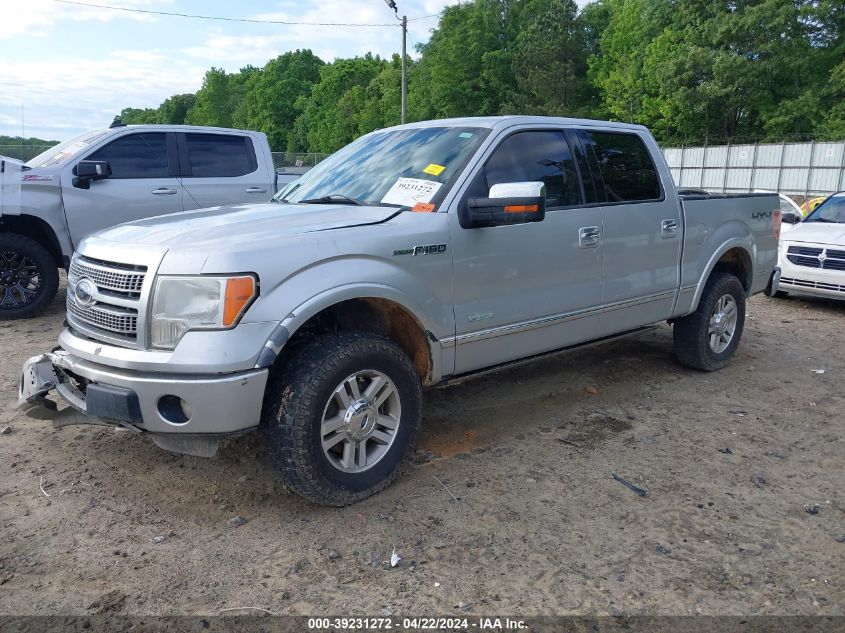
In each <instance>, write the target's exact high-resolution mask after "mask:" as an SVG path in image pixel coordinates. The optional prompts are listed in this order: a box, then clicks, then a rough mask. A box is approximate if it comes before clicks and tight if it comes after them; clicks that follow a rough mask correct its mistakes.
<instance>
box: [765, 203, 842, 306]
mask: <svg viewBox="0 0 845 633" xmlns="http://www.w3.org/2000/svg"><path fill="white" fill-rule="evenodd" d="M779 265H780V268H781V278H780V286H779V288H778V289H779V292H778V295H780V296H784V295H786V294H788V293H791V292H796V293H801V294H809V295H815V296H818V297H832V298H834V299H845V191H843V192H839V193H835V194H833V195H832V196H830V197H829V198H828V199H827V200H825V201H824V202H823V203H822V204H820V205H819V206H818V207H816V209H815V211H813V212H812V213H811V214H810V215H808V216H807V217H806V219H804V220H803V221H802V222H801V223H800V224H796V225H794V227H793V228H792V229H791V230H790V231H789V232H788V233H787V234H786V235H785V236H782V237H781V240H780V252H779Z"/></svg>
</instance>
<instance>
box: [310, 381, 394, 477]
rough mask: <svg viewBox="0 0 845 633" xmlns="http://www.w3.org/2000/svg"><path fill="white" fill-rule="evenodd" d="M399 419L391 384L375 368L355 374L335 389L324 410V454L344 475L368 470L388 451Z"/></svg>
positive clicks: (322, 436) (321, 437)
mask: <svg viewBox="0 0 845 633" xmlns="http://www.w3.org/2000/svg"><path fill="white" fill-rule="evenodd" d="M401 419H402V405H401V403H400V401H399V392H398V391H397V390H396V385H394V384H393V381H392V380H390V378H388V377H387V376H386V375H384V374H383V373H381V372H380V371H376V370H374V369H364V370H362V371H358V372H356V373H354V374H352V375H351V376H349V377H348V378H346V379H345V380H344V381H343V382H341V383H340V384H339V385H338V386H337V387H336V388H335V390H334V391H333V392H332V395H331V397H330V398H329V401H328V402H327V403H326V407H325V409H324V410H323V420H322V422H321V424H320V441H321V443H322V445H323V453H324V454H325V455H326V457H327V458H328V460H329V463H330V464H331V465H332V466H334V467H335V468H337V469H338V470H340V471H343V472H345V473H360V472H363V471H365V470H368V469H369V468H372V467H373V466H375V465H376V464H377V463H378V462H379V461H381V459H382V458H383V457H384V456H385V455H386V454H387V452H388V451H389V450H390V447H391V446H392V445H393V440H394V439H395V438H396V433H397V431H398V430H399V421H400V420H401Z"/></svg>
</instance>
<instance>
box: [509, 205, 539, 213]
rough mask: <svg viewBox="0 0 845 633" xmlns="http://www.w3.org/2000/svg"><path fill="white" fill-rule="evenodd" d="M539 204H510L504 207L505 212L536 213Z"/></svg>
mask: <svg viewBox="0 0 845 633" xmlns="http://www.w3.org/2000/svg"><path fill="white" fill-rule="evenodd" d="M539 210H540V205H537V204H511V205H508V206H506V207H505V213H537V211H539Z"/></svg>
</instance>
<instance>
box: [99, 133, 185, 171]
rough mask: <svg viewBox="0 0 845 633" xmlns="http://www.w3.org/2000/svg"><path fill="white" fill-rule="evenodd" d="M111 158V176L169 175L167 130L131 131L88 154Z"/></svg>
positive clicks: (106, 159)
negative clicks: (135, 132) (133, 132)
mask: <svg viewBox="0 0 845 633" xmlns="http://www.w3.org/2000/svg"><path fill="white" fill-rule="evenodd" d="M88 160H104V161H108V163H109V166H110V167H111V173H112V175H111V178H117V179H121V178H166V177H168V176H170V163H169V161H168V157H167V135H166V134H165V133H164V132H143V133H140V134H127V135H126V136H121V137H120V138H118V139H115V140H114V141H112V142H111V143H109V144H108V145H106V146H104V147H101V148H100V149H98V150H97V151H96V152H94V153H93V154H91V155H90V156H88Z"/></svg>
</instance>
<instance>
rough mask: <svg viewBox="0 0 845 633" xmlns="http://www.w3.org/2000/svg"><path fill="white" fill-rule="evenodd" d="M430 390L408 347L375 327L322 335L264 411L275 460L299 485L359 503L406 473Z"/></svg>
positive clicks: (291, 362)
mask: <svg viewBox="0 0 845 633" xmlns="http://www.w3.org/2000/svg"><path fill="white" fill-rule="evenodd" d="M421 409H422V389H421V386H420V380H419V377H418V376H417V373H416V371H415V370H414V368H413V366H412V365H411V362H410V360H409V359H408V357H407V355H406V354H405V352H404V351H403V350H402V349H401V348H400V347H399V346H398V345H396V344H395V343H393V342H392V341H390V340H388V339H386V338H384V337H381V336H376V335H373V334H367V333H359V332H350V333H342V334H337V335H332V336H326V337H322V338H320V339H316V340H314V341H313V342H312V343H310V344H308V345H306V346H305V347H303V348H301V349H300V350H299V351H298V352H296V353H294V354H292V356H291V358H288V359H285V360H284V361H283V366H282V367H280V368H279V371H277V372H276V375H275V376H274V377H273V379H272V381H271V383H270V385H269V386H268V390H267V396H266V399H265V404H264V412H263V420H262V424H263V428H264V432H265V434H266V436H267V439H268V443H269V449H270V455H271V457H272V460H273V465H274V467H275V469H276V470H277V471H278V473H279V475H280V477H281V478H282V480H283V481H284V483H285V484H286V485H287V486H288V487H289V488H290V489H291V490H293V491H294V492H296V493H298V494H300V495H302V496H303V497H306V498H307V499H309V500H311V501H313V502H315V503H319V504H322V505H332V506H343V505H348V504H350V503H354V502H356V501H359V500H361V499H364V498H366V497H369V496H370V495H373V494H375V493H376V492H378V491H380V490H382V489H383V488H385V487H387V486H388V485H389V484H390V483H391V482H392V481H393V479H395V478H396V476H397V475H398V474H399V470H400V468H401V466H402V463H403V461H404V460H405V458H406V457H407V456H408V454H409V453H410V451H411V449H412V447H413V444H414V441H415V439H416V435H417V430H418V428H419V425H420V418H421Z"/></svg>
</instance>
